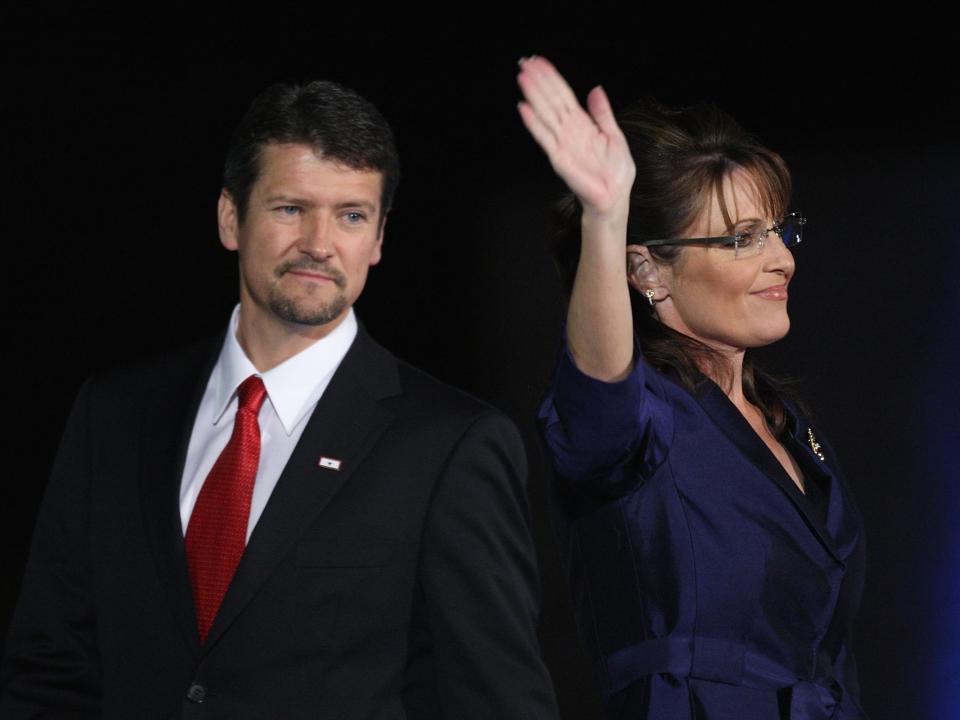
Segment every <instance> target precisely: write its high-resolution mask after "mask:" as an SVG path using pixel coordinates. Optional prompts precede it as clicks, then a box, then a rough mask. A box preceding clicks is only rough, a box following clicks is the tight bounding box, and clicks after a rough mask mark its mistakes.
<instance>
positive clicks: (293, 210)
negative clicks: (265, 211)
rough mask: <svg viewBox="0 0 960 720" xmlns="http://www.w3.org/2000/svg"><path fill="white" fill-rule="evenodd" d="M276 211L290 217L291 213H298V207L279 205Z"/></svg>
mask: <svg viewBox="0 0 960 720" xmlns="http://www.w3.org/2000/svg"><path fill="white" fill-rule="evenodd" d="M277 212H279V213H280V214H281V215H289V216H291V217H292V216H293V215H297V214H299V213H300V208H299V207H297V206H296V205H281V206H280V207H278V208H277Z"/></svg>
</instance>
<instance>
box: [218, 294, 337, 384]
mask: <svg viewBox="0 0 960 720" xmlns="http://www.w3.org/2000/svg"><path fill="white" fill-rule="evenodd" d="M249 307H250V306H249V305H246V304H244V303H242V302H241V304H240V318H239V322H238V323H237V342H238V343H239V344H240V347H241V348H243V351H244V352H245V353H246V355H247V357H248V358H249V359H250V362H251V363H253V366H254V367H255V368H256V369H257V371H258V372H261V373H265V372H267V371H268V370H271V369H272V368H275V367H276V366H277V365H280V364H281V363H283V362H285V361H287V360H289V359H290V358H292V357H293V356H294V355H296V354H297V353H300V352H302V351H304V350H306V349H307V348H308V347H310V346H311V345H313V344H314V343H315V342H317V341H318V340H322V339H323V338H325V337H327V336H328V335H329V334H330V333H331V332H333V331H334V330H335V329H336V328H337V327H338V326H339V325H340V323H342V322H343V321H344V319H345V318H346V317H347V314H348V313H349V309H347V310H345V311H344V312H342V313H341V314H340V315H339V316H338V317H337V318H336V319H334V320H333V321H331V322H329V323H326V324H325V325H299V324H297V323H289V322H285V321H283V320H280V319H278V318H277V317H276V316H272V315H271V316H270V317H269V318H266V317H264V315H263V314H262V313H261V312H258V310H259V309H258V308H253V309H252V310H250V309H248V308H249Z"/></svg>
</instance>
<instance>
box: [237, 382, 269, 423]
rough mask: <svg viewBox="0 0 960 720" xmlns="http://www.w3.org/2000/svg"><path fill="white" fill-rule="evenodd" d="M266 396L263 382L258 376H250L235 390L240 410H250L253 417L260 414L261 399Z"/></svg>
mask: <svg viewBox="0 0 960 720" xmlns="http://www.w3.org/2000/svg"><path fill="white" fill-rule="evenodd" d="M266 396H267V389H266V388H265V387H264V386H263V380H261V379H260V376H259V375H251V376H250V377H248V378H247V379H246V380H244V381H243V382H242V383H240V387H238V388H237V398H238V400H239V402H240V406H239V407H238V408H237V410H238V411H240V410H250V411H251V412H253V414H254V415H256V414H257V413H259V412H260V406H261V405H263V399H264V398H265V397H266Z"/></svg>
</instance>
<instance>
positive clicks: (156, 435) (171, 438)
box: [140, 336, 222, 653]
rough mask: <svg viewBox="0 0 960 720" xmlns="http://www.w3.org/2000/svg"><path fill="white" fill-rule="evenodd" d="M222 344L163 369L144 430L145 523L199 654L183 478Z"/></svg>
mask: <svg viewBox="0 0 960 720" xmlns="http://www.w3.org/2000/svg"><path fill="white" fill-rule="evenodd" d="M221 344H222V336H218V337H217V338H216V339H215V340H212V341H210V342H209V343H205V344H204V345H201V346H198V347H197V348H195V349H194V350H193V351H192V354H188V357H187V359H186V360H185V361H184V362H180V363H176V364H173V363H168V364H167V366H166V367H165V368H164V372H162V373H158V374H157V385H156V386H155V387H153V388H151V393H152V394H151V399H150V401H149V404H148V407H146V408H145V409H144V414H143V425H142V427H141V431H140V442H141V452H140V463H141V464H140V491H141V497H142V500H143V503H142V511H143V523H144V527H145V528H146V533H147V538H148V542H149V543H150V546H151V550H152V552H153V556H154V559H155V561H156V566H157V572H158V575H159V577H160V584H161V585H162V586H163V588H164V591H165V592H166V594H167V598H168V601H169V603H170V607H171V609H172V611H173V615H174V617H175V618H176V621H177V625H178V626H179V627H180V629H181V632H182V633H183V636H184V638H185V641H186V643H187V646H188V647H189V648H190V649H191V651H192V652H193V653H197V652H198V651H199V640H198V637H197V624H196V615H195V613H194V608H193V594H192V592H191V588H190V577H189V574H188V572H187V561H186V555H185V552H184V543H183V530H182V527H181V523H180V482H181V478H182V476H183V465H184V462H185V461H186V454H187V446H188V444H189V442H190V434H191V431H192V429H193V423H194V419H195V418H196V415H197V409H198V408H199V406H200V401H201V399H202V398H203V392H204V389H205V388H206V385H207V381H208V379H209V377H210V372H211V371H212V370H213V366H214V364H215V363H216V359H217V355H218V352H219V349H220V345H221Z"/></svg>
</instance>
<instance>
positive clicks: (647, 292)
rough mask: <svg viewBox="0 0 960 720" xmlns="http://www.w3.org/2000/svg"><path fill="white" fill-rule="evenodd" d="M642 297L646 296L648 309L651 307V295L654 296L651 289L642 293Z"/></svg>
mask: <svg viewBox="0 0 960 720" xmlns="http://www.w3.org/2000/svg"><path fill="white" fill-rule="evenodd" d="M644 295H646V296H647V302H648V303H650V307H653V295H654V291H653V288H650V289H649V290H647V291H646V292H645V293H644Z"/></svg>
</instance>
